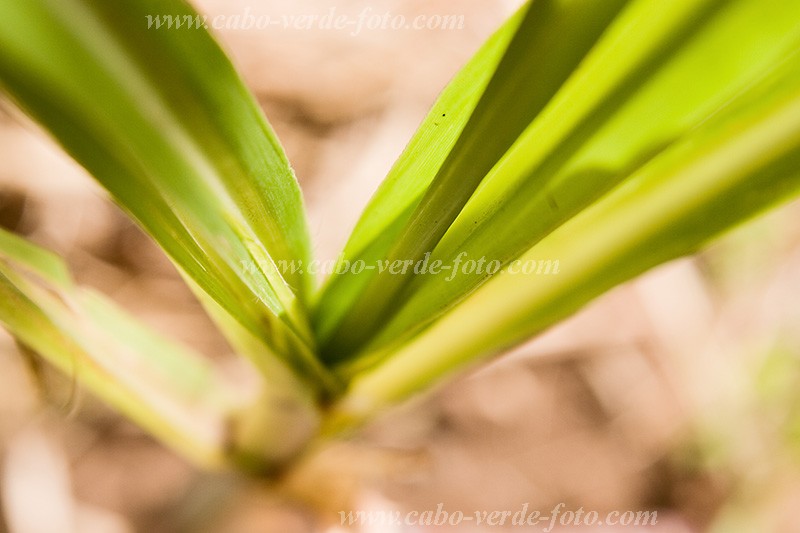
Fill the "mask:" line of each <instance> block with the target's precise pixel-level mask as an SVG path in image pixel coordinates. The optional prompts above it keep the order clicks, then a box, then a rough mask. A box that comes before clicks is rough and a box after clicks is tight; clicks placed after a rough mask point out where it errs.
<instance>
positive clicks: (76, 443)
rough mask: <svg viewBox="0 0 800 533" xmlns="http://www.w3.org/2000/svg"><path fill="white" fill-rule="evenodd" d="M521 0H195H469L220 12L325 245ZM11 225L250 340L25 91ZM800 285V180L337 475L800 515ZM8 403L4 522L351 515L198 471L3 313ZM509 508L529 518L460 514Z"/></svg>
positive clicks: (100, 283)
mask: <svg viewBox="0 0 800 533" xmlns="http://www.w3.org/2000/svg"><path fill="white" fill-rule="evenodd" d="M518 3H519V2H518V1H517V0H508V1H498V0H494V1H491V2H488V1H485V0H461V1H458V2H452V1H449V2H448V1H444V0H439V1H434V0H394V1H391V2H388V1H387V2H364V1H361V0H347V1H341V2H336V3H335V4H333V3H331V2H324V1H321V0H299V1H298V0H294V1H290V0H233V1H225V0H195V5H196V6H197V7H198V8H199V9H200V10H201V11H202V12H204V13H207V14H209V15H210V16H213V15H216V14H227V15H231V14H236V13H242V12H243V10H245V9H250V10H251V12H252V13H253V14H255V15H259V14H267V13H268V14H270V15H272V16H276V15H302V14H308V13H312V14H318V15H322V14H325V13H326V12H327V10H328V9H330V8H331V7H332V6H334V5H335V8H336V10H337V13H341V14H346V15H349V16H352V17H357V16H358V14H359V13H361V12H362V11H363V10H364V9H371V10H373V12H376V13H384V12H386V11H389V12H391V13H392V14H403V15H405V16H406V17H408V18H409V19H410V18H412V17H414V16H416V15H419V14H422V15H435V14H455V15H463V16H464V27H463V29H461V30H424V31H392V30H368V29H363V30H362V31H361V32H360V33H359V34H358V35H355V36H354V35H351V31H349V30H344V31H335V30H319V29H317V30H295V29H280V28H270V29H268V30H250V31H243V30H238V31H225V30H221V31H219V32H218V35H219V37H220V39H221V40H222V41H223V43H224V45H225V46H226V48H227V49H228V50H229V52H230V53H231V54H232V56H233V58H234V60H235V63H236V64H237V65H238V67H239V68H240V69H241V71H242V72H243V74H244V76H245V78H246V80H247V82H248V84H249V85H250V87H251V88H252V90H253V91H254V92H255V93H256V95H257V96H258V99H259V101H260V102H261V104H262V105H263V107H264V109H265V111H266V113H267V115H268V117H269V118H270V121H271V123H272V124H273V126H274V128H275V129H276V130H277V132H278V134H279V136H280V138H281V139H282V141H283V143H284V146H285V148H286V150H287V152H288V155H289V158H290V160H291V161H292V162H293V165H294V167H295V170H296V172H297V175H298V178H299V180H300V182H301V184H302V187H303V190H304V193H305V197H306V203H307V206H308V210H309V212H310V215H309V216H310V225H311V231H312V234H313V239H314V242H315V246H316V251H317V256H318V257H319V258H322V259H327V258H331V257H334V256H335V255H336V254H337V253H338V251H339V250H340V249H341V246H342V245H343V243H344V239H345V238H346V236H347V234H348V232H349V231H350V229H351V227H352V225H353V224H354V223H355V220H356V218H357V216H358V214H359V213H360V211H361V209H362V207H363V205H364V204H365V203H366V201H367V200H368V198H369V196H370V195H371V194H372V192H373V191H374V189H375V187H376V186H377V184H378V183H379V182H380V180H381V179H382V177H383V176H384V175H385V174H386V172H387V171H388V169H389V168H390V166H391V164H392V162H393V161H394V159H395V158H396V157H397V155H398V154H399V153H400V151H401V150H402V149H403V147H404V145H405V143H406V142H407V140H408V139H409V137H410V136H411V134H412V133H413V131H414V130H415V128H416V127H417V125H418V124H419V122H420V121H421V119H422V117H423V116H424V114H425V113H426V111H427V109H428V107H429V106H430V105H431V103H432V102H433V100H434V99H435V97H436V95H437V93H438V92H439V91H440V90H441V89H442V87H443V86H444V85H445V84H446V83H447V81H448V80H449V79H450V77H451V76H452V75H453V74H454V73H455V72H456V70H457V69H458V68H459V67H460V66H461V65H462V64H463V63H464V62H465V61H466V59H467V58H468V57H469V56H470V55H471V54H472V53H473V52H474V51H475V50H476V49H477V47H478V46H479V45H480V43H481V42H482V41H483V40H484V39H485V38H486V37H487V36H488V35H489V34H490V33H491V32H492V31H493V29H494V28H496V27H497V26H498V25H499V24H500V23H501V21H502V20H503V19H504V18H505V17H506V16H507V15H508V14H510V13H511V12H512V11H513V9H514V8H515V6H516V5H518ZM143 23H144V22H143ZM0 225H2V226H3V227H5V228H10V229H12V230H14V231H16V232H18V233H21V234H23V235H26V236H28V237H29V238H31V239H33V240H34V241H36V242H38V243H40V244H42V245H45V246H47V247H49V248H51V249H53V250H55V251H57V252H58V253H60V254H62V255H64V256H65V257H66V258H67V260H68V261H69V264H70V266H71V267H72V269H73V271H74V273H75V275H76V277H77V278H78V280H79V281H80V282H82V283H85V284H87V285H91V286H94V287H98V288H99V289H101V290H102V291H104V292H105V293H106V294H108V295H110V296H111V297H113V298H114V299H115V300H117V301H118V302H120V303H121V304H122V305H124V306H125V307H126V308H128V309H129V310H131V311H133V312H134V313H136V314H137V315H138V316H140V317H141V318H142V320H144V321H145V322H147V323H148V324H150V325H152V326H153V327H155V328H157V329H159V330H161V331H164V332H167V333H169V334H170V335H172V336H174V337H176V338H179V339H181V340H183V341H184V342H186V343H188V344H190V345H192V346H194V347H195V348H197V349H198V350H201V351H202V352H203V353H205V354H207V355H208V356H209V357H211V358H214V359H215V360H216V361H217V362H218V363H219V364H220V365H221V366H222V367H225V366H235V365H236V362H235V360H234V359H233V356H232V354H231V351H230V348H229V347H228V346H227V345H226V343H225V342H224V340H222V339H221V338H220V337H219V336H218V335H217V334H216V333H215V331H214V328H213V327H211V326H210V322H209V320H208V319H207V318H206V317H205V315H204V314H203V312H202V310H201V309H200V307H199V305H198V304H197V302H196V301H195V300H194V298H193V297H192V295H191V294H190V293H189V291H188V290H187V289H186V288H185V287H184V285H183V283H182V282H181V281H180V279H179V278H178V276H177V274H176V273H175V270H174V269H173V267H172V266H171V265H170V263H169V262H168V261H167V260H166V259H165V258H164V256H163V255H162V253H161V252H160V251H159V250H158V248H157V247H156V246H155V245H154V244H153V243H152V242H151V241H150V240H149V238H147V237H146V236H144V235H143V234H142V232H141V231H139V230H138V229H137V228H136V227H135V226H134V225H133V223H132V222H130V221H129V220H128V219H127V218H126V217H125V216H124V215H123V214H122V213H121V212H120V210H119V209H117V208H116V207H115V206H113V205H112V204H111V203H110V202H109V201H108V200H107V199H106V196H105V194H104V193H103V192H102V191H101V190H100V189H99V187H98V186H97V185H96V184H95V183H94V182H93V181H91V179H90V178H89V177H88V176H86V174H85V173H84V172H83V171H82V170H81V169H80V168H79V167H77V165H75V164H74V163H72V162H71V161H70V160H69V159H68V158H67V157H65V156H64V155H63V154H61V152H60V151H59V149H58V148H57V147H56V146H55V145H54V143H52V142H51V141H50V140H48V138H47V137H46V136H45V135H43V134H42V133H41V132H40V131H39V130H38V129H37V128H36V127H35V126H33V125H32V124H30V123H29V122H28V121H27V120H26V119H24V117H22V116H21V115H20V114H19V112H18V111H16V110H15V109H13V107H12V106H11V105H10V104H8V103H7V102H2V104H1V105H0ZM798 297H800V205H797V204H796V203H795V204H794V205H790V206H787V207H785V208H783V209H781V210H779V211H777V212H774V213H772V214H770V215H768V216H766V217H763V218H761V219H759V220H758V221H757V222H755V223H754V224H751V225H748V226H746V227H744V228H741V229H739V230H736V231H735V232H733V233H731V234H729V235H728V236H727V237H726V238H724V239H723V240H721V241H719V242H718V243H717V244H716V245H714V246H713V247H712V248H711V249H710V250H708V251H707V252H705V253H703V254H702V255H701V256H699V257H696V258H692V259H686V260H682V261H678V262H675V263H673V264H670V265H667V266H664V267H662V268H659V269H657V270H656V271H654V272H652V273H650V274H648V275H646V276H644V277H643V278H641V279H639V280H636V281H634V282H632V283H629V284H627V285H625V286H623V287H620V288H618V289H616V290H614V291H612V292H611V293H609V294H608V295H606V296H605V297H603V298H601V299H600V300H598V301H596V302H595V303H594V304H592V305H590V306H589V307H587V308H586V309H585V310H584V311H583V312H581V313H580V314H578V315H577V316H575V317H574V318H572V319H570V320H568V321H566V322H565V323H563V324H561V325H560V326H558V327H556V328H554V329H552V330H551V331H549V332H548V333H546V334H545V335H542V336H541V337H539V338H537V339H535V340H533V341H532V342H530V343H528V344H527V345H525V346H523V347H521V348H518V349H517V350H515V351H514V352H513V353H511V354H509V355H507V356H506V357H504V358H502V359H501V360H498V361H497V362H495V363H493V364H491V365H489V366H488V367H484V368H482V369H481V370H479V371H477V372H474V373H472V374H471V375H469V376H464V377H462V378H461V379H458V380H457V381H456V382H453V383H450V384H448V385H447V386H445V387H442V388H440V389H438V390H437V391H435V392H433V393H431V394H429V395H427V396H425V397H424V398H420V399H418V400H416V401H414V402H412V403H410V404H409V405H406V406H404V407H403V408H401V409H398V410H397V411H395V412H393V413H390V414H389V415H387V416H386V417H385V418H384V419H382V420H380V421H378V422H376V423H374V424H373V425H372V426H370V427H369V428H367V429H366V430H365V431H364V432H363V433H362V434H361V435H360V436H359V437H358V438H357V439H356V441H355V442H354V443H352V444H349V445H346V446H344V445H343V446H338V447H334V448H332V449H331V450H329V451H328V452H327V454H324V455H323V459H321V461H323V462H324V463H325V464H324V471H325V472H327V474H325V475H323V476H321V477H319V478H316V479H315V480H314V483H315V484H316V486H317V487H318V492H317V495H318V497H319V500H320V501H321V502H322V505H323V506H324V507H325V508H327V509H328V510H329V511H333V512H334V513H335V512H336V511H338V510H350V509H355V508H357V509H402V510H427V509H435V508H436V506H437V504H439V503H442V504H443V506H444V508H445V509H447V510H449V511H455V510H462V511H464V512H465V513H468V514H472V513H473V512H474V511H476V510H487V511H492V510H501V511H502V510H511V511H515V510H517V509H520V508H521V506H522V505H524V504H526V503H527V504H528V505H529V508H530V509H538V510H541V511H542V513H543V514H549V512H550V509H552V508H553V507H554V506H556V505H557V504H558V503H562V502H563V503H565V504H566V509H572V510H576V509H578V508H580V507H583V508H584V509H585V510H586V511H590V510H593V511H597V512H599V513H601V514H602V513H604V512H607V511H612V510H618V511H621V512H624V511H627V510H634V511H635V510H657V511H658V513H659V514H658V518H659V523H658V525H657V526H655V527H647V528H641V529H636V528H632V527H629V528H620V531H652V532H654V533H655V532H658V533H665V532H673V533H689V532H705V531H720V532H726V533H728V532H738V531H741V532H752V531H763V532H781V533H782V532H786V533H790V532H796V531H800V516H798V515H797V509H800V472H798V464H799V462H798V460H799V459H800V409H798V406H799V405H800V305H798ZM0 412H1V414H0V461H1V464H0V500H1V501H2V520H0V531H8V532H10V533H38V532H42V533H61V532H65V533H67V532H69V533H72V532H79V533H127V532H140V531H141V532H148V533H161V532H163V533H167V532H170V533H171V532H184V531H185V532H204V533H273V532H274V533H295V532H298V533H300V532H308V533H311V532H316V531H329V532H335V531H340V529H339V528H338V527H337V526H336V525H335V524H332V523H326V522H325V521H324V520H320V519H319V518H318V517H317V516H315V515H314V514H313V513H311V512H310V511H309V509H308V508H307V507H304V506H302V505H299V504H297V503H294V502H292V501H289V500H286V499H282V498H279V497H277V496H275V495H274V494H273V493H271V492H270V491H269V490H268V489H267V488H265V487H264V486H262V485H261V484H259V483H256V482H252V481H248V480H244V479H239V478H237V477H235V476H230V475H220V474H207V473H203V472H199V471H197V470H196V469H194V468H193V467H192V466H191V465H189V464H187V463H186V462H184V461H183V460H182V459H180V458H179V457H177V456H175V455H174V454H173V453H171V452H170V451H168V450H165V449H164V448H163V447H161V446H160V445H159V444H158V443H155V442H154V441H152V440H151V439H150V438H148V437H147V436H146V435H144V434H143V433H142V432H141V431H139V430H138V429H137V428H136V427H134V426H132V425H131V424H129V423H128V422H126V421H125V420H123V419H121V418H120V417H119V416H117V415H116V414H114V413H113V412H111V411H110V410H109V409H107V408H106V407H104V406H103V405H101V404H99V403H98V402H97V401H95V400H94V399H93V398H91V397H89V396H87V395H85V394H83V393H82V392H81V391H80V390H79V389H78V388H76V387H75V386H74V383H73V382H72V381H71V379H70V378H69V377H64V376H59V375H56V374H54V373H52V372H50V371H48V370H47V369H41V368H40V365H39V364H38V363H37V362H36V360H35V358H33V359H32V358H31V357H30V356H29V355H26V354H23V353H21V352H20V350H19V349H18V348H17V347H16V346H15V344H14V342H13V340H12V339H11V338H10V337H8V336H7V335H6V334H5V333H4V332H1V331H0ZM332 516H333V517H334V518H335V517H336V515H335V514H334V515H332ZM514 529H521V528H514ZM439 530H441V531H444V529H437V531H439ZM488 530H491V531H497V530H504V529H503V528H489V529H480V528H478V527H476V526H469V527H467V526H462V527H460V528H458V531H488ZM529 530H530V531H541V527H540V528H536V529H534V528H531V529H529ZM574 530H575V531H593V530H592V529H591V528H588V527H582V528H577V529H574ZM602 530H603V531H616V530H614V529H613V528H610V527H605V528H602ZM361 531H364V532H370V533H371V532H373V531H374V532H390V531H391V532H393V531H416V530H412V529H406V530H400V529H387V527H386V526H379V527H376V526H371V527H370V526H364V527H363V528H362V529H361ZM420 531H423V530H421V529H420ZM556 531H573V529H568V528H562V529H556Z"/></svg>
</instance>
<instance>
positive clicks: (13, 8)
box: [0, 0, 322, 375]
mask: <svg viewBox="0 0 800 533" xmlns="http://www.w3.org/2000/svg"><path fill="white" fill-rule="evenodd" d="M165 13H168V14H171V15H174V16H180V17H189V18H191V17H194V16H195V13H194V12H193V11H192V10H191V9H190V8H189V6H188V5H187V4H185V3H184V2H181V1H177V0H135V1H129V2H126V3H125V5H124V8H121V7H120V5H118V4H115V3H111V2H107V1H104V0H30V1H26V2H3V3H2V4H0V18H2V20H3V21H4V23H3V25H2V27H1V28H0V50H1V51H0V86H2V87H3V88H4V89H5V90H6V91H7V92H8V93H9V95H11V97H12V98H13V99H14V100H16V102H17V103H18V104H19V105H20V106H21V107H22V108H23V109H24V110H25V111H26V112H28V113H29V114H30V115H31V116H32V117H33V118H34V119H36V120H37V121H38V122H40V123H41V124H42V125H43V126H44V127H45V128H46V129H47V130H49V132H50V133H51V134H52V135H53V136H54V137H55V138H56V139H57V140H58V141H59V142H60V143H61V144H62V145H63V146H64V148H65V149H66V150H67V152H69V153H70V155H72V156H73V157H74V158H75V159H76V160H77V161H78V162H79V163H81V164H82V165H83V166H84V167H85V168H86V169H87V170H88V171H89V172H90V173H91V174H93V175H94V177H95V178H97V180H98V181H99V182H100V183H101V184H102V185H103V186H104V187H105V188H107V189H108V190H109V192H110V193H111V194H112V195H113V197H114V198H115V200H116V201H117V202H118V203H119V204H120V205H121V206H122V207H123V208H124V209H125V210H126V211H128V212H129V213H130V214H131V215H132V216H133V217H134V218H135V219H136V220H137V221H138V222H139V223H140V224H141V225H142V226H143V227H144V228H145V229H146V230H147V231H148V232H149V233H150V234H151V235H152V236H153V237H154V238H155V240H156V241H157V242H158V243H159V244H160V245H161V246H162V247H163V248H164V250H165V251H166V252H167V253H168V254H169V256H170V257H171V258H172V260H173V261H174V262H175V263H176V265H177V266H178V267H179V268H180V269H181V271H182V272H183V273H184V274H185V275H186V276H187V277H188V278H190V279H192V280H193V281H194V283H195V285H196V287H199V288H200V289H202V291H203V292H204V293H207V294H208V295H209V296H210V297H211V299H213V301H214V302H216V303H217V304H219V306H220V307H221V308H222V309H224V310H225V312H226V313H228V314H230V315H231V317H233V318H234V319H235V320H236V321H238V322H239V323H241V324H242V326H243V327H244V328H245V329H247V330H248V331H249V332H250V333H251V334H252V335H255V336H256V337H258V338H260V339H262V341H263V342H264V343H266V344H267V345H268V346H270V348H272V349H273V351H275V352H278V355H279V356H281V357H283V358H284V359H285V360H287V361H288V362H289V363H290V364H291V365H292V366H294V367H296V368H297V371H298V372H299V373H301V374H306V375H309V374H310V375H314V374H317V373H320V372H322V370H321V369H320V368H319V365H318V363H317V362H316V361H315V360H314V358H313V357H312V356H310V355H309V354H310V353H311V352H312V350H313V340H312V337H311V333H310V329H309V326H308V324H307V318H306V314H307V313H306V311H305V309H306V299H307V296H308V293H309V291H310V289H311V287H312V283H313V280H312V279H311V278H310V276H308V275H301V274H299V272H300V271H299V270H297V271H295V272H292V271H291V270H290V269H281V268H280V266H281V264H282V262H283V264H288V263H290V262H292V261H295V262H298V261H302V262H307V261H308V259H309V257H310V251H309V250H310V246H309V241H308V237H307V231H306V223H305V218H304V213H303V206H302V201H301V196H300V192H299V188H298V186H297V183H296V180H295V179H294V176H293V173H292V171H291V169H290V168H289V165H288V163H287V161H286V157H285V155H284V153H283V150H282V149H281V147H280V145H279V143H278V141H277V139H276V137H275V135H274V133H273V132H272V130H271V129H270V127H269V125H268V124H267V122H266V121H265V119H264V117H263V116H262V114H261V112H260V111H259V109H258V107H257V105H256V102H255V101H254V99H253V97H252V96H251V95H250V94H249V93H248V91H247V90H246V89H245V87H244V85H243V84H242V82H241V80H240V79H239V77H238V76H237V74H236V72H235V71H234V69H233V67H232V66H231V64H230V62H229V60H228V59H227V57H226V56H225V54H224V53H223V52H222V51H221V50H220V48H219V46H218V45H217V44H216V42H215V41H214V40H213V38H212V37H211V36H210V35H209V34H208V32H207V31H206V30H205V29H204V28H202V27H200V28H197V27H188V26H186V25H185V26H184V27H183V28H181V29H174V28H173V29H166V28H162V29H155V28H148V19H147V16H148V15H159V14H165ZM183 20H187V19H186V18H184V19H183Z"/></svg>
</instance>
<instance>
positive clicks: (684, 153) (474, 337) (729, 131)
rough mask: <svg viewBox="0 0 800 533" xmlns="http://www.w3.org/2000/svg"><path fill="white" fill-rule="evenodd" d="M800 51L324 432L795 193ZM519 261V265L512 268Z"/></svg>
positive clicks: (386, 365)
mask: <svg viewBox="0 0 800 533" xmlns="http://www.w3.org/2000/svg"><path fill="white" fill-rule="evenodd" d="M799 56H800V54H798V53H795V54H794V55H792V56H790V57H789V58H787V60H786V61H785V62H784V63H783V64H782V65H780V67H779V68H778V69H777V70H776V71H775V72H773V73H772V74H771V75H770V76H769V77H767V78H766V79H764V80H762V81H761V82H760V83H758V84H756V85H755V86H753V87H751V88H749V89H748V90H747V91H746V92H744V93H743V94H742V95H740V96H739V97H738V98H737V99H736V100H735V101H734V102H733V103H732V104H731V105H730V106H729V107H728V108H727V110H726V112H725V113H722V114H719V115H717V116H715V117H713V118H712V119H710V120H708V121H707V122H706V123H704V124H702V125H701V126H699V127H698V128H697V130H696V131H695V132H694V133H693V134H692V135H691V136H689V137H687V138H686V139H685V140H682V141H681V142H678V143H675V144H674V145H671V146H670V147H669V148H668V149H666V150H664V151H663V152H662V153H660V154H659V155H658V156H657V157H655V158H653V159H652V160H651V161H650V162H648V163H647V164H646V165H644V166H643V167H642V168H641V169H639V170H638V171H637V172H636V173H635V174H634V175H633V176H632V177H631V178H629V179H628V180H627V181H626V182H624V183H623V184H622V185H620V186H619V187H616V188H615V189H614V190H613V191H612V192H611V193H609V194H608V195H606V196H604V197H603V198H602V199H601V200H600V201H598V202H596V203H595V204H593V205H592V206H591V207H589V208H587V209H585V210H583V211H582V212H581V213H580V214H578V215H577V216H575V217H574V218H572V219H571V220H570V221H569V222H567V223H565V224H564V225H562V226H561V227H559V228H558V229H557V230H555V231H554V232H552V233H551V234H550V235H548V236H547V237H546V238H544V239H543V240H542V241H540V242H539V243H538V244H536V245H535V246H533V247H532V248H531V249H530V250H528V251H527V252H526V253H525V254H523V255H522V256H521V258H520V261H523V262H524V261H535V260H538V259H541V258H543V257H548V258H554V259H557V260H558V261H559V263H560V271H559V273H558V275H553V276H537V275H535V274H534V275H524V274H520V273H514V272H513V270H512V269H509V268H507V269H504V270H503V271H502V272H501V273H500V274H498V275H496V276H495V277H493V278H492V279H491V280H490V281H489V282H487V283H486V284H484V285H483V286H482V287H480V288H479V289H477V290H476V291H475V292H474V293H472V294H471V295H470V296H469V297H468V298H467V299H465V300H464V301H463V302H461V303H460V304H459V305H457V306H456V307H454V308H453V309H452V310H451V311H449V312H448V313H446V314H445V315H444V316H442V317H441V318H440V319H439V320H437V321H436V322H434V323H433V324H432V325H431V326H430V327H429V328H428V329H426V330H425V331H424V332H422V333H421V334H419V335H418V336H416V337H415V338H413V339H412V340H410V341H409V342H407V343H405V344H403V345H401V346H399V347H396V348H395V349H394V350H390V351H389V353H387V354H377V355H376V360H378V361H383V362H382V363H380V364H378V365H377V366H375V367H374V368H372V369H369V370H366V371H362V372H361V373H358V374H356V376H355V378H354V380H353V382H352V385H351V387H350V389H349V391H348V394H347V395H346V396H345V398H344V399H343V400H342V401H341V403H340V404H339V406H338V407H337V409H336V410H335V411H334V413H335V414H334V415H333V416H332V418H331V420H330V422H329V424H330V425H329V428H328V430H329V431H336V430H338V429H340V428H341V427H342V426H347V425H350V424H353V423H357V422H359V421H360V420H362V419H363V418H364V417H367V416H369V415H371V414H373V413H374V412H375V411H376V410H378V409H380V408H381V407H384V406H386V405H391V404H393V403H395V402H398V401H401V400H403V399H405V398H407V397H408V396H410V395H412V394H414V393H415V392H417V391H419V390H421V389H423V388H428V387H430V386H431V385H432V384H433V383H435V382H436V381H437V380H439V379H441V378H442V377H444V376H445V375H448V374H450V373H452V372H454V371H456V370H457V369H460V368H463V367H464V366H466V365H469V364H470V363H473V362H475V361H477V360H479V359H482V358H486V357H488V356H490V355H492V354H495V353H497V352H499V351H501V350H503V349H504V348H506V347H509V346H511V345H513V344H515V343H518V342H520V341H522V340H524V339H525V338H528V337H530V336H531V335H533V334H535V333H537V332H540V331H542V330H544V329H545V328H547V327H549V326H550V325H552V324H554V323H556V322H558V321H559V320H561V319H563V318H564V317H566V316H568V315H570V314H571V313H573V312H575V311H576V310H577V309H579V308H580V307H582V306H583V305H585V304H586V303H587V302H589V301H590V300H592V299H593V298H595V297H596V296H598V295H600V294H602V293H603V292H604V291H606V290H608V289H609V288H611V287H613V286H615V285H617V284H618V283H621V282H623V281H625V280H628V279H631V278H632V277H634V276H636V275H638V274H640V273H642V272H644V271H646V270H648V269H649V268H651V267H653V266H655V265H658V264H660V263H663V262H665V261H668V260H671V259H673V258H676V257H679V256H682V255H685V254H689V253H692V252H694V251H696V250H697V249H698V248H699V247H700V246H702V245H703V244H705V243H706V242H707V241H708V240H709V239H711V238H713V237H715V236H716V235H718V234H719V233H721V232H723V231H725V230H727V229H729V228H730V227H732V226H734V225H736V224H738V223H740V222H742V221H744V220H747V219H748V218H750V217H752V216H754V215H755V214H757V213H759V212H761V211H762V210H764V209H766V208H768V207H770V206H772V205H774V204H776V203H778V202H782V201H785V200H786V199H788V198H791V197H792V196H795V195H797V194H798V193H800V57H799ZM512 266H513V267H514V268H518V267H519V265H516V266H514V264H512Z"/></svg>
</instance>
